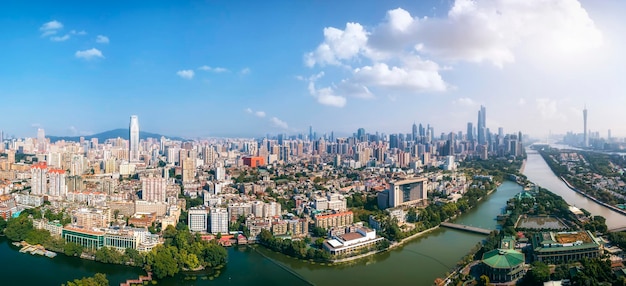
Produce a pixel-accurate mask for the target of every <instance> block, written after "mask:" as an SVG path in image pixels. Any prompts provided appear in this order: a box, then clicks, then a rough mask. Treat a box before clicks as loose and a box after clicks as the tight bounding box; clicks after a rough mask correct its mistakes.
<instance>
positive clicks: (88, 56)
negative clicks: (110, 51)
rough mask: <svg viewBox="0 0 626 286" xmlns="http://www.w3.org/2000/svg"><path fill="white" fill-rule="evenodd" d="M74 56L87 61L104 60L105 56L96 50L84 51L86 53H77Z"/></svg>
mask: <svg viewBox="0 0 626 286" xmlns="http://www.w3.org/2000/svg"><path fill="white" fill-rule="evenodd" d="M74 55H75V56H76V57H77V58H79V59H81V58H82V59H85V60H91V59H95V58H104V55H102V52H101V51H100V50H98V49H96V48H91V49H89V50H84V51H76V53H75V54H74Z"/></svg>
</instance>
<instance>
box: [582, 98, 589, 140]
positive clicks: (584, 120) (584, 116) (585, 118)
mask: <svg viewBox="0 0 626 286" xmlns="http://www.w3.org/2000/svg"><path fill="white" fill-rule="evenodd" d="M583 128H585V130H584V142H583V146H585V147H589V134H587V106H585V108H584V109H583Z"/></svg>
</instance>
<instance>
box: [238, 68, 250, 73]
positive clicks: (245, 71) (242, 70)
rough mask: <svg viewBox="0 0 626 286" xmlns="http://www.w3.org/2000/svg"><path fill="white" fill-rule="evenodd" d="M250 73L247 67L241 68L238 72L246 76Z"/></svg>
mask: <svg viewBox="0 0 626 286" xmlns="http://www.w3.org/2000/svg"><path fill="white" fill-rule="evenodd" d="M250 72H251V70H250V68H248V67H246V68H243V69H241V71H239V73H240V74H242V75H247V74H249V73H250Z"/></svg>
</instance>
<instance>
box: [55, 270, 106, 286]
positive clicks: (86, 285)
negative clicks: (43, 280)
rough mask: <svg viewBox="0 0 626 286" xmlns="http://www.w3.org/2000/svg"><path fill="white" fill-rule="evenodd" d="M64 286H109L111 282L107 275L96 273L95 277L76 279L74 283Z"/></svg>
mask: <svg viewBox="0 0 626 286" xmlns="http://www.w3.org/2000/svg"><path fill="white" fill-rule="evenodd" d="M63 285H64V286H65V285H67V286H109V280H108V279H107V277H106V274H102V273H96V274H95V275H94V276H93V277H83V278H82V279H74V281H67V284H63Z"/></svg>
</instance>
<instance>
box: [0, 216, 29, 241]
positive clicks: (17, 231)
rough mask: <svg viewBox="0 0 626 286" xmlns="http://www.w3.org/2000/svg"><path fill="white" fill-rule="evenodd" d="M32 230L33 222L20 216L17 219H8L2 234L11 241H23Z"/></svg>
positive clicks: (26, 217)
mask: <svg viewBox="0 0 626 286" xmlns="http://www.w3.org/2000/svg"><path fill="white" fill-rule="evenodd" d="M32 229H33V222H32V220H31V219H29V218H28V216H26V215H20V216H18V217H17V218H14V219H10V220H9V222H7V226H6V229H5V230H4V234H5V235H6V236H7V237H8V238H9V239H10V240H13V241H21V240H25V239H26V237H27V236H28V233H29V232H30V231H31V230H32Z"/></svg>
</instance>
